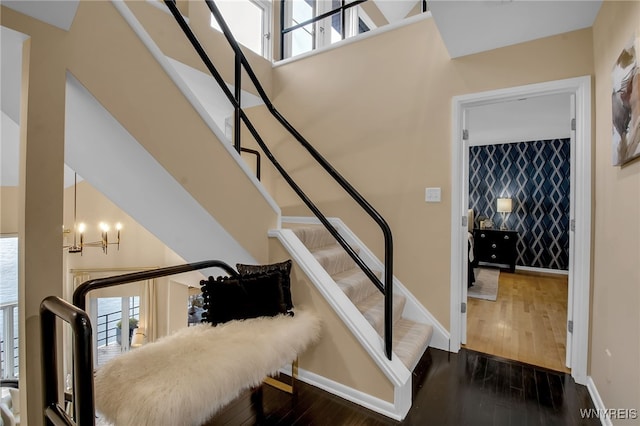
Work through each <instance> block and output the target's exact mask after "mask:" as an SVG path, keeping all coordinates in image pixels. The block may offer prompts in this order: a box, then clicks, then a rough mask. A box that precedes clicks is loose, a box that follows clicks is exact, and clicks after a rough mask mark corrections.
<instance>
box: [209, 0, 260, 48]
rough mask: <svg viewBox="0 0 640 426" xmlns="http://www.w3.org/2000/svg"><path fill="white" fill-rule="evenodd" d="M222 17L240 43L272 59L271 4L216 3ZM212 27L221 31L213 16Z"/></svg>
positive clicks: (253, 1)
mask: <svg viewBox="0 0 640 426" xmlns="http://www.w3.org/2000/svg"><path fill="white" fill-rule="evenodd" d="M216 6H218V9H220V13H221V14H222V17H223V18H224V20H225V21H226V23H227V25H228V26H229V29H230V30H231V32H232V33H233V36H234V37H235V39H236V40H237V41H238V43H240V44H242V45H243V46H246V47H248V48H249V49H251V50H253V51H254V52H256V53H257V54H259V55H262V56H264V57H265V58H270V57H271V46H270V39H271V29H270V28H271V2H270V1H266V0H234V1H221V2H216ZM211 26H212V27H213V28H215V29H216V30H218V31H221V29H220V25H218V22H217V21H216V19H215V17H214V16H213V14H212V15H211Z"/></svg>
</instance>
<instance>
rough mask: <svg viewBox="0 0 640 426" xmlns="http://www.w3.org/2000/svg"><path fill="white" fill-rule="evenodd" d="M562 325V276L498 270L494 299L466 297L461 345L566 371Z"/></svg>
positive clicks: (564, 320)
mask: <svg viewBox="0 0 640 426" xmlns="http://www.w3.org/2000/svg"><path fill="white" fill-rule="evenodd" d="M566 324H567V277H566V276H564V275H541V274H531V273H524V272H517V273H509V272H505V271H501V272H500V278H499V284H498V299H497V300H496V301H495V302H491V301H487V300H481V299H474V298H469V299H468V301H467V343H466V345H465V347H466V348H468V349H473V350H476V351H479V352H484V353H487V354H492V355H497V356H500V357H504V358H508V359H513V360H517V361H522V362H526V363H529V364H533V365H538V366H541V367H545V368H549V369H552V370H556V371H562V372H568V371H570V370H569V369H568V368H566V367H565V354H566V346H565V345H566V339H567V330H566Z"/></svg>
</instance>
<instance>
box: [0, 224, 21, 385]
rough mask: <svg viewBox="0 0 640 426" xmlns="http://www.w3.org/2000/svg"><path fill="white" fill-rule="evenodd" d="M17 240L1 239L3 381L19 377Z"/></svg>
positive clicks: (0, 359) (0, 356) (0, 355)
mask: <svg viewBox="0 0 640 426" xmlns="http://www.w3.org/2000/svg"><path fill="white" fill-rule="evenodd" d="M19 343H20V339H19V336H18V238H17V237H10V238H0V378H3V379H13V378H17V377H18V367H19V365H18V364H19V362H18V345H19Z"/></svg>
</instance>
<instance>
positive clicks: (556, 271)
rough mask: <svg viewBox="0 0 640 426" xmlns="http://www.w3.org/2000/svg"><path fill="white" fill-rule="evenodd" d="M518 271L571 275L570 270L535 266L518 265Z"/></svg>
mask: <svg viewBox="0 0 640 426" xmlns="http://www.w3.org/2000/svg"><path fill="white" fill-rule="evenodd" d="M516 271H527V272H539V273H542V274H555V275H569V271H565V270H563V269H548V268H534V267H532V266H520V265H516Z"/></svg>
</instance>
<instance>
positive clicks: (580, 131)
mask: <svg viewBox="0 0 640 426" xmlns="http://www.w3.org/2000/svg"><path fill="white" fill-rule="evenodd" d="M559 94H568V95H570V96H572V98H573V102H572V105H573V107H574V109H572V110H571V111H570V113H571V116H572V118H574V119H575V120H574V122H573V123H572V124H573V127H572V128H573V129H575V130H574V131H573V132H572V136H573V137H574V138H575V143H574V144H572V153H571V158H572V164H571V178H572V179H571V181H572V200H571V212H570V229H571V231H570V250H569V252H570V256H569V276H568V303H567V331H568V332H567V342H566V348H567V357H566V358H567V359H566V364H567V366H568V367H569V368H571V374H572V376H573V377H574V379H575V380H576V382H578V383H581V384H586V381H587V351H588V329H589V283H590V266H589V265H590V246H591V79H590V77H588V76H586V77H578V78H573V79H567V80H559V81H553V82H547V83H539V84H532V85H527V86H519V87H515V88H509V89H502V90H495V91H489V92H482V93H475V94H470V95H462V96H457V97H454V98H453V120H452V123H453V129H452V193H453V194H455V195H454V196H453V197H452V210H451V211H452V229H451V236H452V240H451V250H452V253H451V259H452V261H451V348H452V351H454V352H457V351H458V350H459V348H460V345H461V343H463V342H464V339H465V338H466V321H467V318H466V306H467V305H466V300H467V273H468V270H467V267H468V264H467V262H468V252H467V250H468V239H467V220H466V219H467V205H468V182H469V176H468V167H467V165H468V161H469V143H468V139H469V138H468V131H467V129H468V127H467V126H468V124H469V123H468V111H469V110H470V109H471V108H474V107H478V106H482V105H492V104H499V103H503V102H510V101H516V100H518V99H522V98H533V97H542V96H551V95H559Z"/></svg>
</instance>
